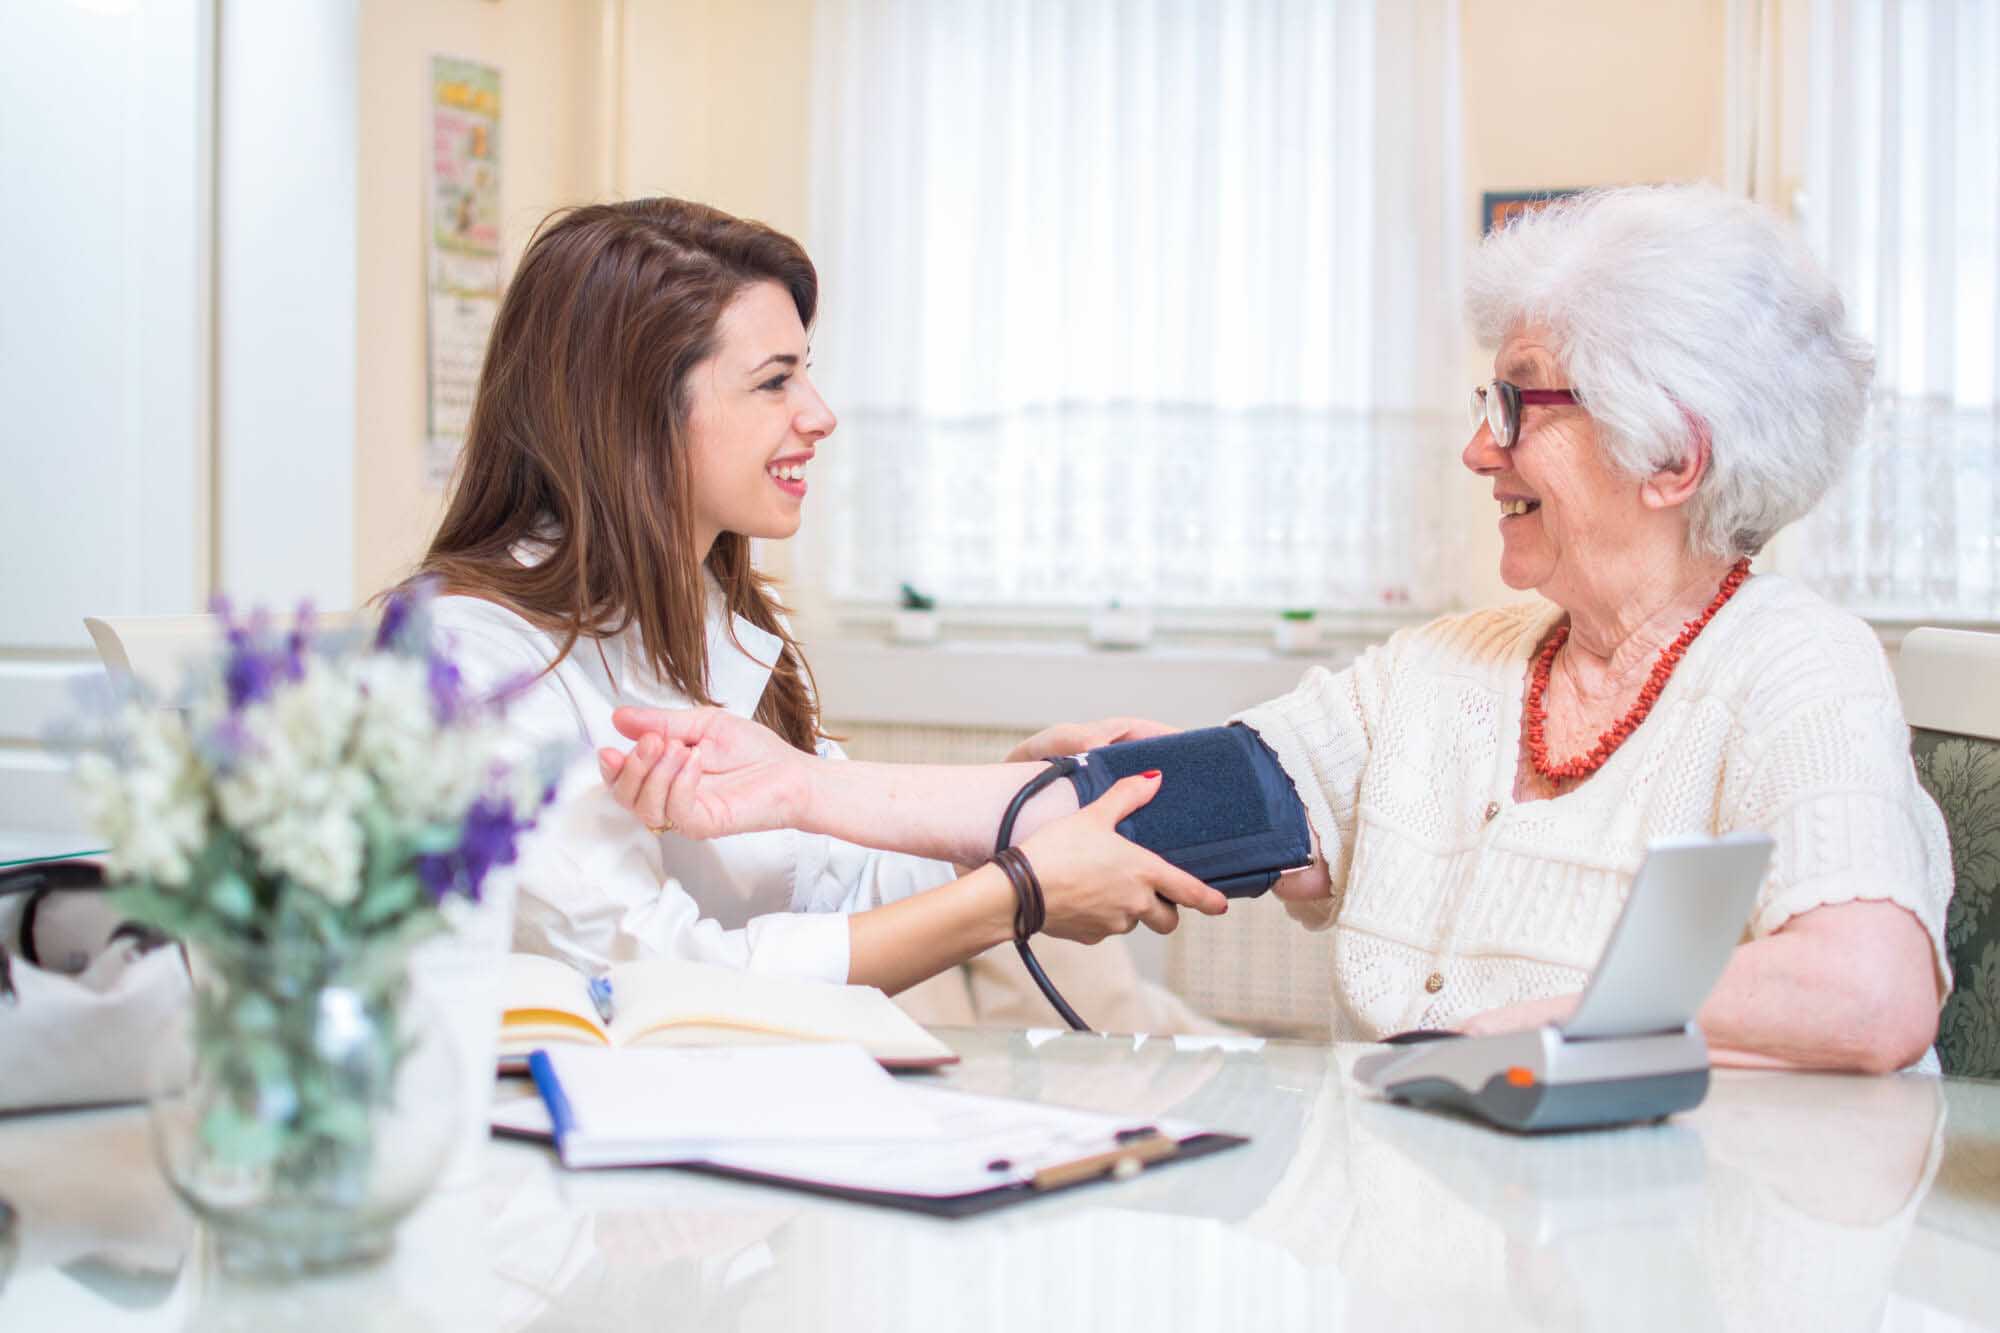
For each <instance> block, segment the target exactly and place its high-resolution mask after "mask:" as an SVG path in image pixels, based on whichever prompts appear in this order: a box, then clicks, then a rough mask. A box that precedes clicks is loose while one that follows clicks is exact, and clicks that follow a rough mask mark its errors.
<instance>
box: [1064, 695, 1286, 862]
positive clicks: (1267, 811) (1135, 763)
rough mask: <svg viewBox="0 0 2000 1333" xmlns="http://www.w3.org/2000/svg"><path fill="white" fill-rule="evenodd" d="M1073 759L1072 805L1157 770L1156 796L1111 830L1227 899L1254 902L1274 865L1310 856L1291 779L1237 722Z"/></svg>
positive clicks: (1108, 747) (1085, 802) (1130, 743)
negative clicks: (1158, 787) (1125, 779)
mask: <svg viewBox="0 0 2000 1333" xmlns="http://www.w3.org/2000/svg"><path fill="white" fill-rule="evenodd" d="M1077 758H1078V760H1079V763H1078V766H1077V768H1076V770H1075V771H1074V772H1072V773H1070V775H1069V780H1070V782H1071V783H1072V784H1073V785H1074V786H1075V787H1076V803H1077V804H1078V805H1079V806H1085V805H1089V804H1090V803H1091V802H1092V801H1094V800H1096V799H1097V798H1098V797H1100V796H1102V795H1103V794H1104V793H1105V791H1106V790H1108V789H1109V788H1110V786H1111V784H1112V783H1114V782H1116V781H1118V780H1119V779H1120V778H1125V777H1130V776H1131V775H1132V774H1134V773H1144V772H1146V771H1147V770H1148V769H1154V768H1157V769H1159V770H1160V790H1159V792H1158V794H1157V795H1155V796H1154V797H1153V799H1152V800H1151V801H1149V802H1147V803H1146V804H1145V805H1142V806H1140V807H1139V809H1137V810H1136V811H1134V812H1133V813H1132V814H1130V815H1127V816H1126V817H1125V818H1124V819H1121V820H1119V821H1118V832H1119V833H1120V834H1122V835H1124V836H1125V837H1126V838H1128V839H1130V840H1131V841H1133V842H1136V843H1138V844H1139V845H1140V846H1141V847H1144V848H1145V849H1146V850H1148V851H1150V852H1152V853H1154V854H1155V855H1157V856H1159V857H1160V858H1161V859H1162V860H1165V861H1166V862H1168V863H1169V864H1171V865H1175V866H1178V867H1179V868H1180V869H1182V870H1185V871H1187V872H1188V873H1189V874H1190V875H1193V876H1194V877H1195V878H1196V879H1199V880H1202V881H1204V882H1206V883H1207V884H1209V885H1210V886H1211V887H1213V888H1216V889H1219V890H1221V891H1222V893H1223V894H1225V895H1226V896H1228V897H1231V898H1254V897H1256V896H1257V895H1258V894H1260V893H1262V892H1264V891H1265V890H1266V889H1268V888H1270V887H1271V885H1272V884H1274V883H1276V882H1277V879H1278V873H1279V872H1280V871H1283V870H1290V869H1293V868H1294V867H1297V866H1302V865H1305V864H1306V863H1307V862H1309V861H1310V860H1311V859H1312V834H1311V833H1310V832H1309V831H1308V830H1307V828H1306V809H1305V806H1304V804H1302V803H1301V802H1300V800H1299V797H1298V793H1297V792H1296V791H1295V790H1293V788H1292V780H1291V779H1290V778H1288V777H1286V776H1285V770H1284V769H1283V768H1282V767H1280V766H1279V764H1278V756H1277V755H1275V754H1273V753H1271V749H1270V747H1269V746H1267V745H1265V744H1264V742H1263V741H1261V740H1259V739H1258V738H1257V733H1256V732H1254V731H1252V730H1250V728H1248V727H1246V726H1244V725H1243V724H1242V723H1241V722H1232V723H1231V724H1230V725H1228V726H1226V727H1204V728H1202V729H1201V730H1199V731H1182V732H1177V733H1175V734H1174V735H1171V736H1156V737H1154V738H1153V739H1151V740H1143V741H1123V742H1121V743H1119V744H1117V745H1106V746H1102V747H1100V748H1099V749H1095V750H1091V751H1088V752H1087V753H1085V754H1081V755H1079V756H1077Z"/></svg>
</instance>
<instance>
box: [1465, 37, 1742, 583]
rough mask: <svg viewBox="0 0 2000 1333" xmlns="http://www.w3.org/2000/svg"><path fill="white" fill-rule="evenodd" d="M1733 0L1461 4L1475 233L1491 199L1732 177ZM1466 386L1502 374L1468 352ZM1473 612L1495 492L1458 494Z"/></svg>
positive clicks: (1491, 567) (1488, 569)
mask: <svg viewBox="0 0 2000 1333" xmlns="http://www.w3.org/2000/svg"><path fill="white" fill-rule="evenodd" d="M1726 10H1727V0H1462V5H1461V8H1460V15H1461V30H1460V43H1461V50H1462V52H1463V56H1462V64H1463V73H1462V83H1461V88H1462V96H1463V102H1464V113H1465V143H1464V153H1465V206H1466V213H1467V217H1466V235H1467V237H1468V238H1469V239H1474V240H1476V239H1477V237H1478V235H1479V229H1480V218H1479V201H1480V196H1481V195H1482V194H1484V193H1486V192H1487V191H1494V192H1507V191H1520V190H1551V189H1565V188H1574V187H1579V186H1588V185H1628V184H1636V183H1640V182H1660V181H1687V180H1713V181H1717V182H1720V181H1721V180H1722V168H1723V146H1724V141H1723V63H1724V49H1723V47H1724V40H1725V36H1726V30H1725V28H1724V20H1725V18H1726ZM1469 357H1470V359H1469V362H1468V370H1467V374H1466V385H1467V388H1468V390H1469V389H1470V387H1471V385H1472V384H1474V383H1476V382H1477V381H1478V380H1479V379H1481V378H1483V377H1490V376H1491V374H1492V369H1491V357H1490V353H1488V352H1485V351H1483V350H1475V351H1473V352H1471V353H1469ZM1451 495H1452V497H1453V500H1454V504H1455V508H1454V510H1453V512H1454V513H1455V514H1457V515H1458V516H1459V517H1460V518H1461V520H1462V521H1461V522H1459V523H1457V524H1455V525H1454V528H1455V530H1457V531H1459V532H1463V533H1465V534H1468V535H1467V539H1466V546H1465V549H1464V550H1462V551H1460V552H1459V553H1458V559H1457V564H1458V567H1459V568H1460V569H1461V570H1462V571H1463V572H1462V574H1461V576H1460V578H1461V586H1460V588H1459V590H1458V591H1459V596H1460V598H1461V599H1462V600H1463V601H1464V602H1465V603H1466V604H1467V605H1471V606H1478V605H1483V604H1486V603H1490V602H1494V601H1500V600H1505V599H1508V598H1513V597H1518V596H1519V594H1517V593H1512V592H1509V591H1508V590H1507V588H1506V587H1505V585H1503V584H1502V583H1501V582H1500V578H1499V575H1498V574H1497V572H1495V571H1496V569H1497V566H1498V564H1499V554H1500V531H1499V519H1498V516H1497V513H1496V511H1495V510H1494V507H1493V504H1492V499H1491V488H1490V487H1485V486H1482V485H1479V484H1477V483H1475V482H1474V481H1473V480H1472V479H1471V478H1470V477H1469V476H1468V477H1466V479H1465V482H1464V484H1463V485H1454V486H1453V487H1452V489H1451Z"/></svg>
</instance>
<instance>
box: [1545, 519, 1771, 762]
mask: <svg viewBox="0 0 2000 1333" xmlns="http://www.w3.org/2000/svg"><path fill="white" fill-rule="evenodd" d="M1749 577H1750V561H1749V559H1748V558H1747V557H1746V558H1744V559H1742V560H1738V561H1737V562H1736V563H1735V565H1733V566H1731V568H1730V570H1729V573H1728V574H1727V575H1725V576H1724V577H1723V580H1722V587H1721V589H1720V590H1719V591H1717V593H1716V594H1715V600H1714V601H1712V602H1710V603H1709V604H1708V609H1707V610H1705V611H1703V612H1702V613H1701V614H1700V615H1699V616H1697V617H1695V618H1694V619H1693V620H1690V621H1688V622H1687V624H1686V625H1685V626H1683V627H1682V629H1681V633H1680V637H1679V638H1677V639H1675V640H1674V641H1673V642H1672V643H1671V644H1668V645H1667V648H1666V651H1664V652H1662V653H1661V654H1660V660H1659V661H1657V662H1655V663H1654V664H1653V672H1652V674H1651V675H1650V676H1648V677H1647V678H1646V685H1645V688H1644V689H1642V690H1640V691H1639V701H1638V702H1637V703H1635V704H1633V705H1632V711H1631V712H1629V713H1627V714H1625V716H1624V717H1622V718H1620V719H1619V720H1618V721H1617V722H1615V723H1613V724H1612V726H1611V729H1610V730H1609V731H1606V732H1605V733H1604V734H1603V735H1601V736H1599V737H1598V738H1597V744H1596V745H1594V746H1592V747H1591V749H1590V751H1589V753H1587V754H1580V755H1578V756H1577V757H1576V758H1574V759H1565V760H1563V761H1562V762H1561V763H1556V764H1552V763H1550V762H1549V742H1548V736H1547V727H1548V721H1549V713H1548V707H1547V699H1548V693H1549V669H1550V667H1552V666H1554V665H1555V660H1556V654H1557V653H1558V652H1560V651H1562V646H1563V645H1564V644H1565V643H1567V642H1569V624H1568V622H1564V623H1563V624H1561V625H1558V626H1556V630H1555V633H1553V634H1551V635H1549V641H1548V642H1547V643H1546V644H1544V645H1542V651H1541V652H1540V653H1538V654H1536V656H1535V667H1534V671H1533V673H1532V674H1531V675H1530V676H1529V677H1528V709H1527V714H1528V715H1527V722H1526V730H1527V734H1528V762H1529V763H1530V764H1532V765H1534V769H1535V772H1537V773H1539V774H1540V775H1541V776H1542V777H1543V778H1544V779H1545V780H1547V781H1549V782H1551V783H1556V782H1573V781H1576V780H1578V779H1581V778H1587V777H1589V776H1590V775H1591V774H1592V773H1595V772H1596V771H1597V770H1598V769H1600V768H1602V767H1604V761H1605V760H1607V759H1609V758H1610V757H1611V755H1612V753H1613V752H1614V751H1615V750H1617V748H1618V747H1619V746H1621V745H1623V744H1624V743H1625V738H1626V737H1628V736H1630V735H1631V734H1632V733H1633V732H1635V731H1637V730H1638V729H1639V724H1640V723H1641V722H1644V721H1645V720H1646V714H1648V713H1650V712H1652V711H1653V705H1654V704H1655V703H1657V702H1658V701H1659V698H1660V691H1661V690H1663V689H1665V688H1666V687H1667V677H1669V676H1671V675H1673V674H1674V668H1675V667H1677V666H1679V665H1680V661H1681V656H1682V655H1683V654H1684V653H1686V652H1687V650H1688V645H1689V644H1691V643H1693V642H1694V641H1695V637H1696V636H1697V635H1699V634H1700V633H1701V632H1702V630H1704V629H1706V628H1707V627H1708V622H1709V621H1711V620H1713V619H1715V613H1716V612H1717V611H1720V610H1721V609H1722V606H1723V603H1725V602H1727V601H1728V600H1729V599H1730V598H1731V597H1734V596H1735V595H1736V590H1737V589H1738V588H1740V587H1742V586H1743V580H1745V579H1747V578H1749Z"/></svg>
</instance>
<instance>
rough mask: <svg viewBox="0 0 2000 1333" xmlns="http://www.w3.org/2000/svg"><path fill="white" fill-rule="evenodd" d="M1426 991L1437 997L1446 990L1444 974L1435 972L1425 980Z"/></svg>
mask: <svg viewBox="0 0 2000 1333" xmlns="http://www.w3.org/2000/svg"><path fill="white" fill-rule="evenodd" d="M1424 989H1425V990H1427V991H1429V992H1430V993H1431V994H1433V995H1435V994H1437V993H1438V992H1439V991H1441V990H1443V989H1444V973H1442V972H1433V973H1431V974H1430V975H1429V976H1427V977H1425V978H1424Z"/></svg>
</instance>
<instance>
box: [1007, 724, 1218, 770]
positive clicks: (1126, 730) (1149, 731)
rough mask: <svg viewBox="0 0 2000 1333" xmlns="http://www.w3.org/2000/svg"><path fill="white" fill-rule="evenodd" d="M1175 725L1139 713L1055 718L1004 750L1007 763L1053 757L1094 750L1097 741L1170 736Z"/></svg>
mask: <svg viewBox="0 0 2000 1333" xmlns="http://www.w3.org/2000/svg"><path fill="white" fill-rule="evenodd" d="M1178 730H1179V728H1178V727H1170V726H1168V725H1167V724H1166V723H1164V722H1152V721H1148V720H1147V719H1145V718H1143V717H1107V718H1100V719H1098V720H1097V721H1095V722H1058V723H1057V724H1056V725H1055V726H1053V727H1048V728H1046V729H1044V730H1042V731H1038V732H1036V733H1035V734H1034V735H1032V736H1030V737H1028V739H1026V740H1024V741H1022V742H1021V743H1020V744H1019V745H1017V746H1015V747H1014V748H1013V749H1012V750H1010V751H1009V752H1008V754H1007V762H1008V763H1010V764H1018V763H1024V762H1026V761H1027V760H1030V759H1054V758H1056V757H1058V756H1060V755H1066V754H1082V753H1083V752H1084V751H1085V750H1095V749H1096V748H1097V747H1098V746H1100V745H1116V744H1117V743H1118V742H1120V741H1143V740H1150V739H1152V738H1153V737H1154V736H1170V735H1172V734H1173V733H1174V732H1175V731H1178Z"/></svg>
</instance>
